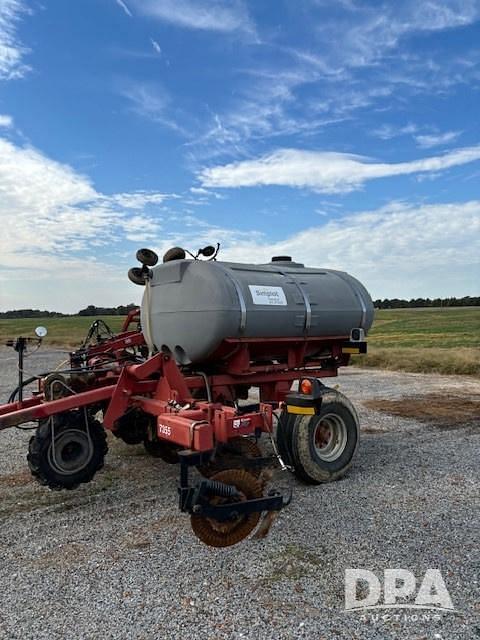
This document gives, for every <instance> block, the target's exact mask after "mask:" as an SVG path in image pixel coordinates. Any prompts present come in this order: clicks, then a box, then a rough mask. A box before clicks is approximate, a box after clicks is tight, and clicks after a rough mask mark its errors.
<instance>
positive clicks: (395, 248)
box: [154, 201, 480, 298]
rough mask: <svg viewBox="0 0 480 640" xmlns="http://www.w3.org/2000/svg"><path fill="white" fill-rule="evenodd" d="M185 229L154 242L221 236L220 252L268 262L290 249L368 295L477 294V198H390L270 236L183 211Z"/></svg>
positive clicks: (193, 244)
mask: <svg viewBox="0 0 480 640" xmlns="http://www.w3.org/2000/svg"><path fill="white" fill-rule="evenodd" d="M182 222H184V224H185V226H187V228H186V229H185V230H184V231H183V232H180V233H169V234H162V236H161V237H162V239H163V242H162V243H161V244H159V245H157V246H156V247H154V248H155V249H156V250H157V251H158V253H159V255H162V253H163V252H164V251H166V249H168V248H169V247H170V246H173V245H178V246H186V247H187V248H189V249H192V250H193V249H196V248H198V247H201V246H204V245H206V244H215V242H220V243H221V250H220V255H219V259H220V260H226V261H233V262H242V263H245V262H253V263H256V264H260V263H265V262H269V261H270V259H271V257H272V256H275V255H290V256H292V257H293V259H294V260H296V261H297V262H302V263H304V264H306V265H308V266H317V267H326V268H331V269H339V270H341V271H347V272H349V273H351V274H352V275H354V276H355V277H357V278H359V279H360V280H361V281H362V282H363V283H364V284H365V285H366V286H367V288H368V289H369V291H370V293H371V294H372V296H374V297H375V298H378V297H381V298H383V297H402V298H411V297H419V296H430V297H435V296H442V297H445V296H463V295H478V283H479V281H480V258H479V256H480V201H471V202H465V203H440V204H430V205H418V206H417V205H414V204H409V203H407V202H391V203H390V204H388V205H386V206H384V207H381V208H380V209H376V210H373V211H361V212H357V213H350V214H347V215H343V216H341V217H338V218H336V219H335V220H330V221H327V222H325V223H320V224H318V225H316V226H313V227H310V228H307V229H303V230H302V231H299V232H297V233H294V234H292V235H289V236H286V237H284V238H282V239H280V240H278V241H275V242H272V241H271V240H270V239H269V238H268V237H267V236H266V235H265V234H262V233H259V232H256V231H244V230H242V231H240V230H238V229H235V228H231V227H230V228H221V227H217V226H215V225H210V224H207V223H205V222H203V221H202V220H199V219H198V218H192V219H191V220H190V221H189V220H187V219H183V218H182Z"/></svg>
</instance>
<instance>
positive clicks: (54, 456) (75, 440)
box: [48, 429, 93, 475]
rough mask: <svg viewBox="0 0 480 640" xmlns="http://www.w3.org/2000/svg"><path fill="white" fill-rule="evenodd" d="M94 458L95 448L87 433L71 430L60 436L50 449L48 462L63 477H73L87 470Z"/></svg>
mask: <svg viewBox="0 0 480 640" xmlns="http://www.w3.org/2000/svg"><path fill="white" fill-rule="evenodd" d="M92 456H93V446H92V443H91V441H90V439H89V437H88V435H87V433H86V432H85V431H80V430H79V429H69V430H68V431H65V432H64V433H61V434H59V435H58V436H57V437H56V438H55V441H54V446H52V445H50V447H49V449H48V460H49V463H50V465H51V466H52V467H53V468H54V469H55V471H56V472H57V473H59V474H61V475H73V474H74V473H78V472H79V471H82V470H83V469H85V467H86V466H87V465H88V463H89V462H90V461H91V459H92Z"/></svg>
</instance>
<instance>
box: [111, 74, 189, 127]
mask: <svg viewBox="0 0 480 640" xmlns="http://www.w3.org/2000/svg"><path fill="white" fill-rule="evenodd" d="M120 94H121V95H122V96H123V97H124V98H126V99H127V100H128V101H129V102H130V103H131V109H132V111H133V112H134V113H136V114H137V115H139V116H141V117H143V118H147V119H148V120H152V121H153V122H157V123H158V124H161V125H163V126H165V127H167V128H169V129H172V130H173V131H176V132H177V133H180V134H181V135H188V134H187V132H186V131H185V129H184V128H183V126H182V125H180V124H178V122H177V121H176V120H175V119H174V118H173V116H172V114H171V100H170V95H169V94H168V92H167V91H166V90H165V89H163V88H162V87H160V86H158V85H152V84H148V83H139V82H131V83H129V84H127V85H125V86H124V87H123V88H121V89H120Z"/></svg>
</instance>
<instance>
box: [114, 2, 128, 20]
mask: <svg viewBox="0 0 480 640" xmlns="http://www.w3.org/2000/svg"><path fill="white" fill-rule="evenodd" d="M115 1H116V3H117V4H118V6H119V7H120V8H121V9H122V11H124V13H126V15H127V16H128V17H129V18H131V17H132V12H131V11H130V9H129V8H128V6H127V4H126V3H125V2H124V1H123V0H115Z"/></svg>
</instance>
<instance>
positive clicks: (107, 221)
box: [0, 138, 175, 311]
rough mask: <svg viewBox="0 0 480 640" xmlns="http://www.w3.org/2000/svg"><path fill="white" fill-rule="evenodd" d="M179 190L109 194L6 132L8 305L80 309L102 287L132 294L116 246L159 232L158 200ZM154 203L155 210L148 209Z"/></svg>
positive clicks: (2, 266)
mask: <svg viewBox="0 0 480 640" xmlns="http://www.w3.org/2000/svg"><path fill="white" fill-rule="evenodd" d="M174 197H175V196H174V194H164V193H158V192H154V191H136V192H131V193H128V192H127V193H117V194H113V195H105V194H103V193H100V192H99V191H97V190H96V189H95V187H94V186H93V184H92V183H91V181H90V180H89V179H88V177H86V176H82V175H80V174H78V173H76V172H75V171H74V170H73V169H72V168H71V167H69V166H67V165H65V164H60V163H58V162H55V161H54V160H52V159H50V158H48V157H46V156H45V155H43V154H42V153H41V152H39V151H37V150H35V149H32V148H29V147H18V146H16V145H14V144H13V143H12V142H10V141H7V140H5V139H2V138H0V227H1V229H2V233H1V234H0V270H1V271H2V274H3V276H2V277H1V278H0V280H1V296H0V306H1V307H2V308H3V309H4V308H5V307H6V306H7V304H8V303H7V301H11V300H12V299H16V303H15V306H16V307H17V308H18V307H21V306H26V307H32V306H40V305H41V306H47V307H48V306H49V307H50V308H57V309H61V310H68V311H75V310H77V309H78V308H79V307H81V306H82V304H84V303H85V304H88V303H89V302H91V301H92V300H94V302H95V303H97V304H100V303H101V302H102V297H101V296H99V295H96V294H95V292H97V294H98V292H99V291H101V290H102V287H103V289H104V291H105V297H106V299H109V300H110V301H111V303H112V304H113V303H114V300H113V299H112V298H114V297H115V296H116V298H115V300H117V302H116V304H120V303H121V302H123V301H125V299H126V298H127V297H128V296H129V295H130V294H129V293H128V291H129V285H128V280H127V279H126V276H125V273H124V269H122V268H119V261H118V257H117V251H116V248H115V247H116V245H117V246H118V243H119V242H121V241H123V240H131V241H135V242H143V241H146V240H149V239H154V238H156V237H158V234H159V232H160V229H161V220H160V216H159V214H158V207H159V205H162V206H163V204H164V202H165V200H167V199H170V198H174ZM148 207H156V209H153V210H152V211H154V212H155V213H153V214H150V215H147V214H146V210H148ZM48 282H52V283H53V282H54V283H55V286H51V287H50V286H48ZM28 283H30V284H28ZM87 283H89V284H88V285H87ZM102 283H103V284H102ZM17 291H18V295H17ZM89 292H91V296H94V295H96V297H89ZM82 295H85V298H82ZM28 296H31V300H30V301H29V298H28ZM39 297H43V303H42V302H41V301H39ZM70 300H71V301H72V302H71V303H70V302H69V301H70ZM9 306H12V305H9Z"/></svg>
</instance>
